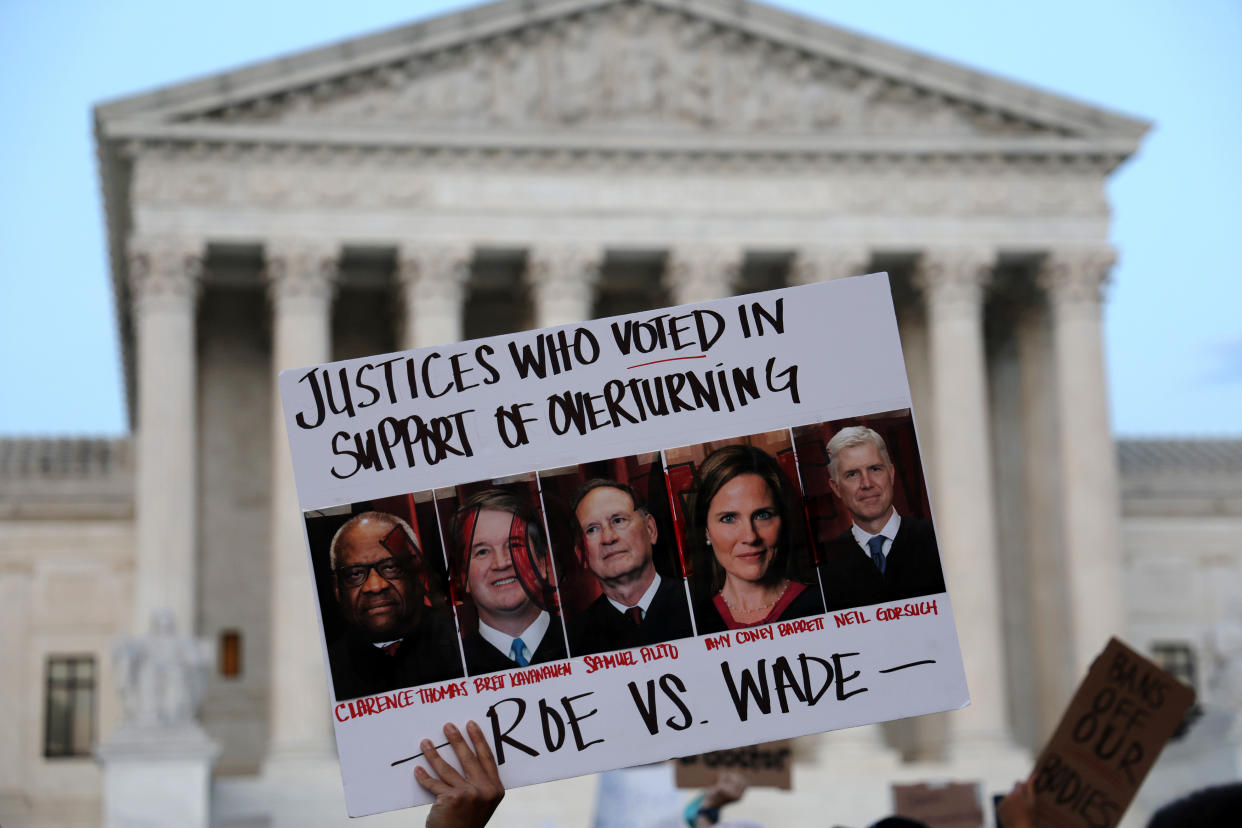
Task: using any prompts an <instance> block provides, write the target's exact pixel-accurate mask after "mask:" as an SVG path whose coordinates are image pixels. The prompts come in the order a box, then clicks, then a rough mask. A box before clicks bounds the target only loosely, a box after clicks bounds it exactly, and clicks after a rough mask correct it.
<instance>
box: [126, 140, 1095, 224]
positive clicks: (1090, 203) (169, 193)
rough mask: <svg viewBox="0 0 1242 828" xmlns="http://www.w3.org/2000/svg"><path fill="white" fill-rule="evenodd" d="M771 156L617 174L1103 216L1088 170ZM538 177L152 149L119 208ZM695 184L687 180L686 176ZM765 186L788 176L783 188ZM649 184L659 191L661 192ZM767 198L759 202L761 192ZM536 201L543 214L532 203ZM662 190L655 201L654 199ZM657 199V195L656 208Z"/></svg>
mask: <svg viewBox="0 0 1242 828" xmlns="http://www.w3.org/2000/svg"><path fill="white" fill-rule="evenodd" d="M788 162H789V164H788V165H786V164H785V163H782V162H781V161H780V160H778V159H773V160H772V161H771V163H770V164H769V167H768V175H767V176H765V177H764V178H762V179H754V178H751V177H748V178H746V179H744V180H742V181H737V180H734V179H732V176H734V175H744V174H747V173H750V172H752V171H753V169H752V167H751V165H750V164H748V163H747V162H746V161H745V160H744V159H738V161H737V163H727V162H724V161H721V162H719V163H717V164H715V165H709V164H707V163H705V162H704V161H703V160H702V159H700V160H697V161H693V160H688V161H686V162H685V163H684V164H680V165H679V164H673V163H668V162H666V161H661V159H660V158H658V157H654V156H653V157H650V158H647V159H628V162H627V163H628V165H629V169H631V170H632V171H635V172H639V171H641V172H642V173H644V174H647V175H651V174H657V173H665V174H667V175H670V176H671V175H672V174H674V173H676V174H677V177H676V181H677V183H676V184H675V185H674V184H673V183H672V181H673V179H672V178H670V179H669V182H668V186H669V187H670V188H672V189H673V190H675V192H668V193H664V196H662V199H661V201H662V203H671V202H669V201H668V199H675V200H676V202H677V203H678V204H679V205H680V207H681V208H683V209H687V210H703V211H706V212H709V213H712V212H719V211H728V210H731V209H734V207H733V206H731V205H736V204H737V203H738V192H739V190H738V189H737V188H739V187H740V188H742V192H744V193H746V199H747V200H748V201H750V202H751V203H753V201H754V199H766V200H768V201H772V202H773V203H780V204H782V205H783V209H785V210H787V211H790V212H796V211H798V210H809V211H815V212H817V213H819V214H821V215H822V214H829V215H833V214H835V215H854V216H872V215H897V216H901V215H929V214H936V215H954V216H1009V217H1023V216H1075V217H1083V216H1090V217H1099V216H1106V215H1107V214H1108V203H1107V199H1106V194H1105V190H1104V177H1103V174H1102V173H1100V172H1099V171H1097V170H1094V169H1092V168H1089V167H1084V168H1077V167H1072V166H1067V165H1065V164H1063V163H1060V162H1055V161H1050V160H1042V161H1041V160H1038V159H1033V160H1030V161H1026V162H1023V163H1021V164H1006V163H1003V162H1000V161H996V162H993V161H990V160H988V159H948V158H946V159H940V160H932V161H928V160H924V159H919V158H905V159H900V158H899V159H888V160H882V161H877V160H860V159H854V160H852V161H851V160H843V161H841V162H840V163H835V164H832V165H830V166H829V165H826V164H823V163H810V162H807V161H805V160H802V161H799V160H798V159H788ZM562 163H563V166H561V167H558V168H557V169H556V172H557V173H558V175H561V176H564V175H566V174H569V173H579V172H580V173H582V174H584V175H588V176H589V175H592V174H596V173H598V172H599V171H600V170H607V169H611V167H610V166H609V164H608V163H607V162H606V160H605V159H604V158H602V157H598V156H596V157H593V158H591V157H580V158H575V157H566V158H564V159H562ZM485 170H486V171H488V172H491V173H500V172H506V173H512V172H519V173H527V174H538V173H539V172H540V168H539V167H538V166H537V165H531V164H530V163H529V161H528V160H523V159H520V158H517V157H513V156H502V155H496V156H488V157H480V158H476V159H475V160H474V163H473V164H469V165H459V164H454V163H450V160H449V159H448V158H446V157H445V154H440V155H439V156H437V157H434V158H428V157H422V156H419V155H418V154H416V153H401V152H370V151H362V150H353V151H352V152H350V153H342V155H341V157H338V156H337V154H336V153H335V152H333V151H331V150H327V151H324V152H320V153H311V152H308V151H305V150H303V149H299V148H279V149H263V150H260V149H257V148H249V149H244V150H241V151H238V152H236V153H232V154H227V153H225V152H223V151H220V152H219V153H216V154H212V153H208V154H207V155H206V156H203V155H202V154H201V153H200V154H198V157H189V154H188V153H187V154H184V155H183V154H181V153H178V152H176V151H169V150H162V151H160V152H153V153H151V154H149V155H145V154H144V155H142V156H140V157H139V158H138V159H137V162H136V163H135V165H134V186H133V189H132V197H133V199H134V201H135V203H136V204H139V205H144V206H150V207H156V208H160V209H167V208H175V207H177V206H179V205H185V206H206V207H217V206H218V207H236V208H243V207H244V208H250V207H261V208H267V209H279V208H316V209H330V210H371V211H379V212H387V211H398V212H402V211H405V210H410V209H418V210H435V209H451V210H469V211H471V212H478V211H481V210H487V209H511V208H512V207H513V206H514V205H520V206H521V207H522V208H523V209H526V210H534V209H540V208H541V207H542V208H547V209H557V208H558V207H563V205H562V204H560V203H559V202H558V201H557V200H558V199H562V198H564V197H568V196H566V193H569V192H570V190H571V189H572V188H571V185H569V184H562V185H561V186H559V187H556V188H550V189H547V188H538V187H536V188H532V187H531V186H530V183H529V181H528V180H526V179H524V178H523V177H521V176H512V175H486V176H484V175H482V174H481V173H482V172H483V171H485ZM691 174H694V175H695V176H696V177H695V178H693V179H687V178H686V176H687V175H691ZM779 176H796V177H797V180H796V181H786V180H784V179H782V178H780V177H779ZM593 181H594V179H584V182H586V183H585V184H584V186H586V185H588V184H589V185H590V188H591V191H590V194H589V198H590V203H592V204H593V205H594V206H595V207H597V208H600V209H616V210H642V211H647V210H650V208H651V204H652V186H655V185H653V184H651V183H649V182H647V181H645V180H643V179H638V178H633V177H617V178H615V179H613V180H610V181H609V184H608V186H607V187H599V186H598V183H592V182H593ZM661 186H663V185H661ZM769 191H771V192H769ZM544 192H547V193H549V195H548V199H549V201H548V203H547V204H541V203H540V198H541V193H544ZM662 192H663V191H662ZM665 196H666V198H665Z"/></svg>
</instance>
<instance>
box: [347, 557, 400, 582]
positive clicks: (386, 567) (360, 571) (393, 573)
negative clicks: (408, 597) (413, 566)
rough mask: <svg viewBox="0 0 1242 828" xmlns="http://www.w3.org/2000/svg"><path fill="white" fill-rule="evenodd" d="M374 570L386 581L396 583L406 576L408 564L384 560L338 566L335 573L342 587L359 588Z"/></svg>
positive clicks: (392, 559)
mask: <svg viewBox="0 0 1242 828" xmlns="http://www.w3.org/2000/svg"><path fill="white" fill-rule="evenodd" d="M372 569H374V570H375V571H376V572H378V573H379V576H380V577H381V578H383V579H384V580H385V581H395V580H397V579H398V578H400V577H402V576H403V575H404V574H405V571H406V564H405V562H403V561H398V560H397V559H396V558H384V560H382V561H376V562H375V563H369V564H351V565H349V566H338V567H337V568H336V569H335V570H334V571H335V573H336V579H337V580H338V581H340V583H341V586H346V587H358V586H362V585H363V584H365V583H366V582H367V578H370V577H371V570H372Z"/></svg>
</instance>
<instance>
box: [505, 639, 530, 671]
mask: <svg viewBox="0 0 1242 828" xmlns="http://www.w3.org/2000/svg"><path fill="white" fill-rule="evenodd" d="M529 652H530V649H529V648H528V647H527V646H526V642H525V641H523V640H522V639H520V638H515V639H513V646H512V647H510V648H509V658H511V659H513V660H514V661H516V662H517V666H519V667H528V666H530V656H529V655H527V654H528V653H529Z"/></svg>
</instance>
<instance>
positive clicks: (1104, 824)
mask: <svg viewBox="0 0 1242 828" xmlns="http://www.w3.org/2000/svg"><path fill="white" fill-rule="evenodd" d="M1194 700H1195V691H1194V690H1193V689H1191V688H1190V687H1188V686H1186V685H1185V684H1182V683H1181V682H1179V681H1178V680H1177V679H1176V678H1174V677H1173V675H1172V674H1170V673H1167V672H1165V671H1164V670H1161V669H1160V668H1159V667H1158V666H1156V665H1155V664H1154V663H1152V662H1151V661H1149V660H1148V659H1146V658H1144V657H1143V656H1141V655H1139V654H1138V653H1136V652H1135V651H1134V650H1131V649H1130V648H1129V647H1127V646H1126V645H1125V644H1123V643H1122V642H1121V641H1119V640H1117V639H1116V638H1113V639H1110V640H1109V642H1108V646H1106V647H1105V648H1104V651H1103V652H1102V653H1100V655H1098V656H1096V659H1095V661H1094V662H1092V664H1091V669H1090V670H1088V671H1087V675H1086V678H1084V679H1083V681H1082V684H1080V685H1079V686H1078V692H1076V693H1075V694H1074V698H1073V699H1071V700H1070V703H1069V707H1067V708H1066V710H1065V715H1064V716H1063V717H1062V719H1061V723H1060V724H1059V725H1057V729H1056V731H1055V732H1054V733H1053V734H1052V738H1051V739H1050V740H1049V741H1048V745H1047V747H1045V748H1044V750H1043V752H1042V753H1041V754H1040V755H1039V759H1038V761H1037V762H1036V763H1035V775H1034V789H1035V821H1036V823H1037V824H1038V825H1050V826H1054V827H1055V826H1064V827H1065V828H1112V826H1114V825H1116V824H1117V823H1118V822H1120V821H1121V816H1122V814H1124V813H1125V811H1126V808H1127V807H1129V805H1130V801H1131V800H1132V799H1134V794H1135V793H1136V792H1137V791H1138V788H1139V785H1141V784H1142V783H1143V779H1144V777H1146V776H1147V772H1148V771H1149V770H1151V766H1152V765H1153V764H1155V761H1156V757H1158V756H1159V755H1160V751H1161V750H1162V749H1163V748H1164V744H1165V742H1167V741H1168V740H1169V738H1170V737H1171V736H1172V735H1173V733H1174V731H1176V730H1177V728H1178V725H1180V724H1181V722H1182V718H1183V717H1184V716H1185V715H1186V711H1187V710H1189V709H1190V706H1191V705H1192V704H1194Z"/></svg>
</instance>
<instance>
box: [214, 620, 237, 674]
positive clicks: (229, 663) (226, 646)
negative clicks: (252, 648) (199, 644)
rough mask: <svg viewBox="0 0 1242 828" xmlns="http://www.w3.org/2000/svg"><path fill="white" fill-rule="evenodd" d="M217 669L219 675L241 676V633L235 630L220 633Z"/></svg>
mask: <svg viewBox="0 0 1242 828" xmlns="http://www.w3.org/2000/svg"><path fill="white" fill-rule="evenodd" d="M219 669H220V675H221V676H223V677H225V678H239V677H240V676H241V672H242V660H241V633H240V632H239V631H237V630H224V631H223V632H221V633H220V649H219Z"/></svg>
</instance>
